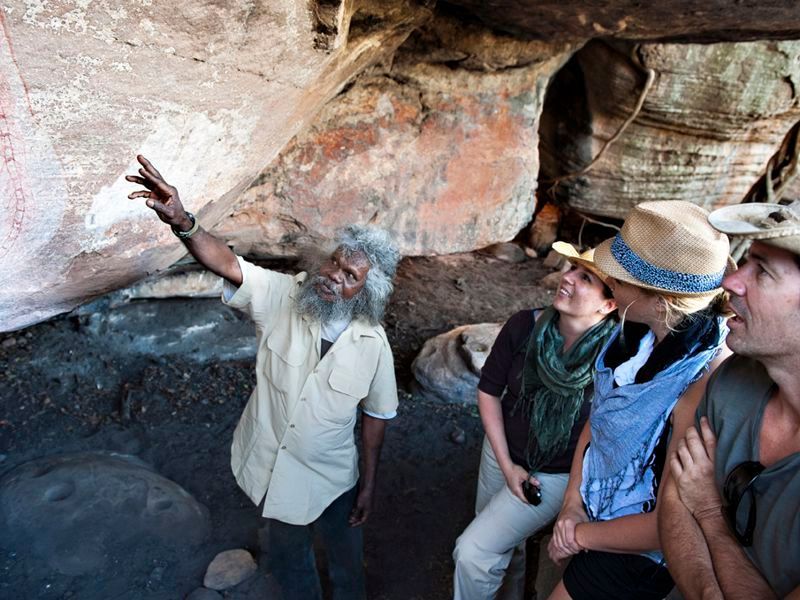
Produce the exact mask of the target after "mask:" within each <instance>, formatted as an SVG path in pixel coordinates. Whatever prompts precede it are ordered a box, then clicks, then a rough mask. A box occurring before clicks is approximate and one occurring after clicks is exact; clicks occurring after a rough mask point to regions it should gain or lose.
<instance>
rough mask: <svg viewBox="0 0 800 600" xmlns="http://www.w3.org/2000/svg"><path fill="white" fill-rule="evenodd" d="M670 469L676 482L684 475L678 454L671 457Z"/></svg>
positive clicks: (674, 453)
mask: <svg viewBox="0 0 800 600" xmlns="http://www.w3.org/2000/svg"><path fill="white" fill-rule="evenodd" d="M669 469H670V472H671V473H672V476H673V477H674V478H675V480H676V481H677V480H678V479H679V478H680V476H681V475H682V474H683V463H682V462H681V459H680V457H679V456H678V453H677V452H673V453H672V455H671V456H670V457H669Z"/></svg>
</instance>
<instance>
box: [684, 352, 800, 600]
mask: <svg viewBox="0 0 800 600" xmlns="http://www.w3.org/2000/svg"><path fill="white" fill-rule="evenodd" d="M773 386H774V383H773V381H772V380H771V379H770V378H769V375H768V374H767V372H766V370H765V369H764V367H763V366H762V365H761V363H759V362H757V361H755V360H752V359H749V358H744V357H741V356H736V355H734V356H731V357H730V358H729V359H728V360H726V361H725V362H724V363H723V364H722V365H721V366H720V367H719V369H717V371H716V372H715V373H714V375H713V376H712V378H711V380H710V381H709V384H708V387H707V390H706V395H705V397H704V398H703V400H702V401H701V402H700V406H699V407H698V409H697V419H698V424H699V419H700V417H701V416H703V415H705V416H707V417H708V420H709V423H710V424H711V428H712V429H713V430H714V433H715V434H716V436H717V453H716V460H715V477H716V482H717V487H718V489H719V490H720V495H722V487H723V485H724V483H725V478H726V477H727V475H728V473H730V472H731V471H732V470H733V469H734V468H735V467H736V466H737V465H739V464H741V463H742V462H745V461H749V460H754V461H757V460H758V458H759V433H760V429H761V419H762V417H763V415H764V408H765V406H766V404H767V401H768V400H769V398H770V395H771V393H772V390H773ZM754 487H755V503H756V526H755V531H754V534H753V545H752V546H750V547H746V548H744V550H745V552H746V553H747V555H748V556H749V557H750V560H752V561H753V563H754V564H755V566H756V567H757V568H758V570H759V571H760V572H761V574H762V575H763V576H764V578H765V579H766V580H767V582H768V583H769V584H770V586H772V588H773V589H774V590H775V592H776V593H777V594H778V596H780V597H781V598H782V597H784V596H786V595H787V594H788V593H789V592H791V591H792V590H793V589H795V588H796V587H797V586H798V585H800V453H798V452H796V453H794V454H791V455H789V456H787V457H784V458H783V459H781V460H779V461H778V462H776V463H775V464H773V465H771V466H770V467H769V468H768V469H765V470H764V472H763V473H761V475H760V476H759V478H758V479H757V480H756V482H755V484H754ZM750 499H751V497H750V495H749V494H746V495H745V497H744V498H743V500H742V502H741V504H740V506H739V511H738V515H737V516H738V524H739V530H740V531H744V527H745V525H746V523H747V514H748V509H749V506H750Z"/></svg>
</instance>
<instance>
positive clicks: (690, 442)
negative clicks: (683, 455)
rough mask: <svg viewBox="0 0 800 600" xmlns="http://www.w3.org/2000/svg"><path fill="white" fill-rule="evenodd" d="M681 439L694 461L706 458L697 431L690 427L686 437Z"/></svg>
mask: <svg viewBox="0 0 800 600" xmlns="http://www.w3.org/2000/svg"><path fill="white" fill-rule="evenodd" d="M683 439H684V441H685V442H686V446H687V447H688V448H689V452H690V453H691V455H692V458H693V459H694V460H699V459H703V458H708V453H707V452H706V446H705V444H704V443H703V439H702V438H701V437H700V434H699V433H698V432H697V429H695V428H694V427H690V428H689V429H688V430H687V431H686V437H685V438H683Z"/></svg>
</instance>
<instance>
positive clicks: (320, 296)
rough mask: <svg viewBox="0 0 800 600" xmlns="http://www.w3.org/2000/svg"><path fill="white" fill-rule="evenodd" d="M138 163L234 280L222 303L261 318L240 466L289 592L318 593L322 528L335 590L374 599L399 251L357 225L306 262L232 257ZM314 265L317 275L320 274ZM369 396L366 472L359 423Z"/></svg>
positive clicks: (167, 215) (298, 595) (194, 249)
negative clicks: (369, 564) (369, 582)
mask: <svg viewBox="0 0 800 600" xmlns="http://www.w3.org/2000/svg"><path fill="white" fill-rule="evenodd" d="M137 159H138V161H139V163H140V164H141V165H142V168H140V169H139V175H130V176H128V177H126V179H127V180H128V181H131V182H133V183H137V184H140V185H142V186H144V187H145V188H146V189H144V190H139V191H135V192H133V193H131V194H130V195H129V198H131V199H134V198H145V199H146V204H147V206H148V207H150V208H151V209H153V211H155V213H156V215H158V218H159V219H161V220H162V221H163V222H164V223H166V224H168V225H170V226H171V227H172V231H173V233H174V234H175V235H176V236H177V237H178V238H179V239H180V240H181V241H182V242H183V243H184V244H185V245H186V248H187V249H188V250H189V252H190V253H191V254H192V256H194V257H195V259H196V260H197V261H198V262H199V263H200V264H202V265H203V266H204V267H206V268H207V269H208V270H210V271H212V272H214V273H216V274H217V275H219V276H220V277H222V278H223V279H224V288H223V302H224V303H226V304H228V305H230V306H233V307H235V308H237V309H240V310H243V311H245V312H247V313H248V314H249V315H250V317H251V318H252V319H253V321H254V323H255V326H256V334H257V340H258V353H257V356H256V388H255V390H253V393H252V395H251V396H250V400H249V401H248V403H247V406H246V407H245V409H244V412H243V414H242V416H241V419H240V420H239V424H238V426H237V427H236V431H235V432H234V434H233V445H232V447H231V467H232V469H233V473H234V476H235V477H236V481H237V482H238V484H239V486H240V487H241V488H242V490H244V492H245V493H246V494H247V495H248V496H249V497H250V499H251V500H252V501H253V502H254V503H255V504H257V505H259V506H260V507H261V510H262V514H263V516H264V517H266V520H267V526H266V528H265V529H266V541H267V548H266V556H267V565H268V570H269V571H270V572H271V573H272V574H273V576H274V577H275V580H276V581H277V583H278V584H279V586H280V588H281V591H282V593H283V596H284V598H285V599H286V600H295V599H303V600H313V599H317V598H319V599H321V597H322V594H321V586H320V580H319V575H318V573H317V570H316V565H315V561H314V551H313V538H314V535H315V534H318V535H320V537H321V538H322V541H323V544H324V546H325V550H326V554H327V557H328V567H329V568H328V571H329V575H330V580H331V587H332V589H333V597H334V598H335V599H341V600H344V599H357V598H365V597H366V592H365V586H364V568H363V560H362V556H363V549H362V534H361V527H360V526H361V525H362V524H363V523H364V522H365V521H366V520H367V518H368V517H369V514H370V512H371V510H372V504H373V496H374V492H375V480H376V475H377V470H378V459H379V456H380V451H381V446H382V445H383V435H384V428H385V423H386V420H387V419H391V418H392V417H394V416H395V414H396V411H397V388H396V383H395V376H394V363H393V360H392V353H391V350H390V348H389V343H388V341H387V339H386V333H385V332H384V330H383V327H381V325H380V319H381V318H382V316H383V310H384V307H385V305H386V303H387V301H388V298H389V295H390V294H391V292H392V277H393V276H394V273H395V270H396V267H397V262H398V260H399V254H398V252H397V250H396V248H395V247H394V246H393V245H392V243H391V240H390V238H389V236H388V234H387V233H386V232H385V231H382V230H378V229H372V228H366V227H359V226H355V225H351V226H349V227H346V228H345V229H343V230H342V231H341V232H339V235H338V237H337V239H336V247H335V249H334V251H333V252H332V253H331V254H330V255H329V256H327V257H326V258H325V259H324V260H322V261H320V264H318V265H317V268H316V269H311V270H310V273H306V272H304V273H300V274H299V275H297V276H294V277H292V276H290V275H285V274H282V273H276V272H274V271H269V270H267V269H263V268H261V267H258V266H255V265H253V264H251V263H248V262H246V261H244V260H243V259H242V258H241V257H238V256H236V255H235V254H234V253H233V251H232V250H231V249H230V248H228V247H227V246H226V245H225V244H224V243H223V242H222V241H220V240H218V239H217V238H215V237H214V236H212V235H211V234H209V233H208V232H207V231H205V230H203V229H202V228H201V227H200V226H199V223H198V222H197V220H196V219H195V218H194V216H193V215H192V214H191V213H188V212H186V210H184V208H183V205H182V204H181V201H180V199H179V197H178V190H177V189H175V188H174V187H173V186H171V185H169V184H168V183H166V181H164V178H163V177H162V176H161V174H160V173H159V172H158V171H157V170H156V169H155V167H154V166H153V165H152V164H151V163H150V162H149V161H148V160H147V159H146V158H144V157H142V156H139V157H137ZM315 271H316V274H313V273H314V272H315ZM359 408H360V409H361V414H362V418H361V433H362V448H363V454H364V456H363V465H362V469H361V474H360V478H359V469H358V453H357V450H356V445H355V439H354V435H353V430H354V427H355V424H356V420H357V412H358V409H359Z"/></svg>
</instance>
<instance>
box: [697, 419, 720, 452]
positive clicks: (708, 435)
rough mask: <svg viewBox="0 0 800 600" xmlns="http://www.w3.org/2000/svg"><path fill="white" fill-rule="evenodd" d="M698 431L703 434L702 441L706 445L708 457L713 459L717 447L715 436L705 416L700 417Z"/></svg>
mask: <svg viewBox="0 0 800 600" xmlns="http://www.w3.org/2000/svg"><path fill="white" fill-rule="evenodd" d="M700 433H701V434H702V436H703V443H704V444H705V446H706V452H707V453H708V457H709V458H710V459H711V460H714V455H715V454H716V449H717V436H715V435H714V431H713V430H712V429H711V425H709V423H708V419H707V418H706V417H700Z"/></svg>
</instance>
